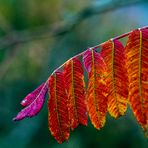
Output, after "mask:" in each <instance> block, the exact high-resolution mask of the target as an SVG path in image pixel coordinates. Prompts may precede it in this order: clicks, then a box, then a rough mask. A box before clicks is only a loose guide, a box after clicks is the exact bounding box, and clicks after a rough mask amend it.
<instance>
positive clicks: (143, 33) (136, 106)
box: [126, 29, 148, 130]
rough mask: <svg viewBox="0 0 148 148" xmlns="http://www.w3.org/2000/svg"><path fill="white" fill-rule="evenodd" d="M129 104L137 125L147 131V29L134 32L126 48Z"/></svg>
mask: <svg viewBox="0 0 148 148" xmlns="http://www.w3.org/2000/svg"><path fill="white" fill-rule="evenodd" d="M126 55H127V63H126V65H127V72H128V79H129V102H130V106H131V108H132V110H133V113H134V115H135V117H136V119H137V120H138V122H139V124H140V125H141V126H142V127H143V128H144V130H147V129H148V29H141V30H140V29H139V30H134V31H133V32H132V33H131V34H130V35H129V39H128V42H127V46H126Z"/></svg>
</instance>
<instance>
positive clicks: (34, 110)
mask: <svg viewBox="0 0 148 148" xmlns="http://www.w3.org/2000/svg"><path fill="white" fill-rule="evenodd" d="M47 90H48V87H47V84H46V83H44V84H43V86H42V88H41V90H40V92H39V93H38V95H35V98H33V101H32V102H31V104H29V105H28V106H27V107H25V108H24V109H22V110H21V111H20V112H19V113H18V114H17V116H16V117H15V118H13V120H14V121H18V120H22V119H24V118H26V117H33V116H35V115H36V114H38V113H39V112H40V110H41V109H42V106H43V104H44V102H45V97H46V93H47Z"/></svg>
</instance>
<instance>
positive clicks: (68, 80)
mask: <svg viewBox="0 0 148 148" xmlns="http://www.w3.org/2000/svg"><path fill="white" fill-rule="evenodd" d="M63 72H64V80H65V87H66V90H67V95H68V112H69V118H70V125H71V129H72V130H73V129H75V128H76V127H77V126H78V125H79V123H80V124H82V125H87V110H86V102H85V101H86V100H85V83H84V76H83V69H82V64H81V62H80V61H79V59H78V58H73V59H71V60H69V61H68V62H66V64H65V66H64V71H63Z"/></svg>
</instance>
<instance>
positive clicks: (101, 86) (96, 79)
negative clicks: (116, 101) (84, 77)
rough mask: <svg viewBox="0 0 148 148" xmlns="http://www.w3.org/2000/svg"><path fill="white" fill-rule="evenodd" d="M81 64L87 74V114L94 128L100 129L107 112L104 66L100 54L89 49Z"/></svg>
mask: <svg viewBox="0 0 148 148" xmlns="http://www.w3.org/2000/svg"><path fill="white" fill-rule="evenodd" d="M83 62H84V66H85V69H86V71H87V73H88V89H87V108H88V114H89V116H90V120H91V122H92V124H93V125H94V127H95V128H97V129H100V128H101V127H103V126H104V124H105V120H106V112H107V97H106V95H107V94H106V91H107V89H106V84H105V81H104V79H103V77H104V75H105V74H106V65H105V63H104V61H103V59H102V57H101V56H100V54H99V53H97V52H95V51H94V50H91V49H88V50H87V51H86V52H85V53H84V55H83Z"/></svg>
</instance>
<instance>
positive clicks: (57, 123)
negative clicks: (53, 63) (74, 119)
mask: <svg viewBox="0 0 148 148" xmlns="http://www.w3.org/2000/svg"><path fill="white" fill-rule="evenodd" d="M49 88H50V91H49V96H50V98H49V101H48V113H49V115H48V123H49V130H50V131H51V134H52V135H53V137H54V138H55V139H56V140H57V141H58V142H59V143H62V142H64V141H66V140H67V139H68V137H69V135H70V124H69V114H68V107H67V101H68V98H67V94H66V90H65V84H64V77H63V73H62V72H60V71H56V72H55V73H54V74H53V75H51V76H50V78H49Z"/></svg>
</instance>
